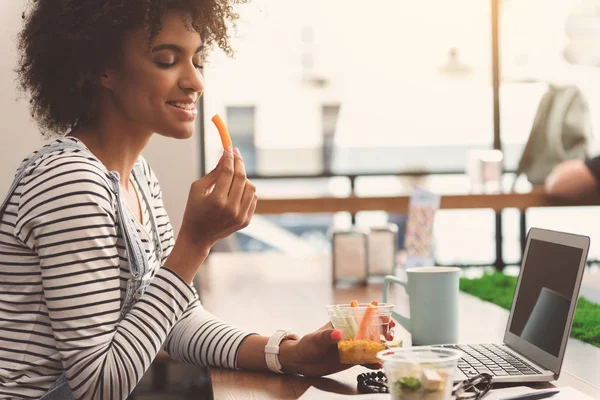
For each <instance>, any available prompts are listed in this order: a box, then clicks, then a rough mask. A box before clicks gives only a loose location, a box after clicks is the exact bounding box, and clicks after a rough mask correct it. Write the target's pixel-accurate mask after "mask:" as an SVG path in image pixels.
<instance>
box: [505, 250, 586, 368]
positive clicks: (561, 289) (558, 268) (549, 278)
mask: <svg viewBox="0 0 600 400" xmlns="http://www.w3.org/2000/svg"><path fill="white" fill-rule="evenodd" d="M582 251H583V250H582V249H581V248H577V247H571V246H566V245H563V244H558V243H551V242H546V241H543V240H538V239H532V240H531V242H530V243H529V251H528V253H527V259H526V260H525V264H524V265H523V271H522V276H521V283H520V286H519V294H518V297H517V299H516V303H515V306H514V314H513V316H512V322H511V324H510V329H509V331H510V332H511V333H513V334H514V335H516V336H519V337H520V338H521V339H523V340H525V341H527V342H529V343H531V344H533V345H534V346H536V347H538V348H540V349H542V350H544V351H546V352H547V353H550V354H552V355H553V356H555V357H558V356H559V353H560V347H561V343H562V340H563V336H564V334H565V326H566V324H567V318H568V314H569V308H570V306H571V301H573V293H574V291H575V286H576V283H577V275H578V272H579V266H580V264H581V256H582Z"/></svg>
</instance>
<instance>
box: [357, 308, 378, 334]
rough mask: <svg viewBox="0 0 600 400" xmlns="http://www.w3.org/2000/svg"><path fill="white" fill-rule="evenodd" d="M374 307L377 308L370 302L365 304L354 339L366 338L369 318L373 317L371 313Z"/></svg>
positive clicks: (369, 322) (373, 312) (369, 324)
mask: <svg viewBox="0 0 600 400" xmlns="http://www.w3.org/2000/svg"><path fill="white" fill-rule="evenodd" d="M376 309H377V308H376V307H375V306H374V305H372V304H369V305H368V306H367V309H366V310H365V314H364V315H363V317H362V320H361V321H360V325H359V326H358V332H356V336H355V337H354V339H355V340H365V339H366V338H367V332H368V331H369V326H371V320H372V319H373V315H375V310H376Z"/></svg>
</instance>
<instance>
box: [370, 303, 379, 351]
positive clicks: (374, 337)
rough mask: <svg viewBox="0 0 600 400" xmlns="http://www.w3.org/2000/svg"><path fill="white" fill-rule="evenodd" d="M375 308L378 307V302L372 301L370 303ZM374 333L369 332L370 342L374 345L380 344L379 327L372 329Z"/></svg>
mask: <svg viewBox="0 0 600 400" xmlns="http://www.w3.org/2000/svg"><path fill="white" fill-rule="evenodd" d="M371 304H372V305H374V306H375V307H377V306H379V302H378V301H377V300H373V301H372V302H371ZM374 331H375V332H371V340H372V341H373V342H375V343H381V337H380V336H381V325H377V326H375V327H374Z"/></svg>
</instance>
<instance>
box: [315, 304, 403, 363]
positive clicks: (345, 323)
mask: <svg viewBox="0 0 600 400" xmlns="http://www.w3.org/2000/svg"><path fill="white" fill-rule="evenodd" d="M325 308H326V309H327V313H328V314H329V319H330V321H331V324H332V325H333V327H334V328H335V329H339V330H340V331H342V339H341V340H340V341H339V342H338V352H339V356H340V362H341V363H342V364H372V363H379V359H378V358H377V353H378V352H380V351H381V350H384V349H386V348H387V346H386V339H385V335H384V333H385V332H386V331H387V330H388V329H389V324H390V321H391V316H392V310H393V309H394V305H393V304H383V303H382V304H378V305H376V306H374V305H372V304H365V303H360V304H358V306H356V307H351V306H350V305H349V304H337V305H331V306H326V307H325Z"/></svg>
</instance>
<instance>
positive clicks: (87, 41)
mask: <svg viewBox="0 0 600 400" xmlns="http://www.w3.org/2000/svg"><path fill="white" fill-rule="evenodd" d="M244 2H245V0H30V2H29V7H28V11H27V12H24V13H23V20H24V27H23V30H22V31H21V33H20V36H19V42H18V48H19V53H20V60H19V64H18V67H17V69H16V72H17V74H18V80H19V88H20V90H21V91H22V92H23V93H26V94H28V95H29V96H30V100H29V102H30V106H31V116H32V117H33V118H34V119H35V120H36V121H37V123H38V124H39V125H40V128H41V131H42V134H43V135H45V136H52V135H56V134H58V135H62V134H64V133H65V132H67V131H69V130H71V129H73V128H74V127H75V125H77V124H85V123H86V122H88V121H90V120H93V117H94V115H93V114H94V104H95V102H96V94H97V90H98V87H97V84H96V83H95V82H96V80H97V78H98V77H99V76H100V75H101V73H102V71H103V69H104V68H105V67H106V64H107V61H108V60H118V59H119V58H120V51H121V45H122V39H123V37H124V36H125V34H126V33H127V32H128V31H130V30H132V29H134V28H138V27H140V26H144V27H145V29H146V30H147V31H148V33H149V34H150V40H152V38H154V37H155V36H156V34H157V33H158V32H159V31H160V29H161V19H162V18H163V16H164V15H165V14H166V13H167V12H168V11H170V10H177V11H182V12H184V13H185V15H186V16H187V17H188V20H187V21H186V22H187V23H188V25H189V28H190V29H193V30H194V31H196V32H198V33H199V34H200V37H201V38H202V41H203V43H204V48H205V49H209V48H211V47H214V45H215V44H216V45H217V46H218V47H220V48H221V49H222V50H223V51H224V52H225V53H227V54H229V55H231V53H232V49H231V46H230V43H229V32H228V27H229V26H230V24H231V26H235V25H234V24H235V21H236V19H237V18H238V15H237V14H236V13H235V12H234V11H233V5H234V4H239V3H244Z"/></svg>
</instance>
